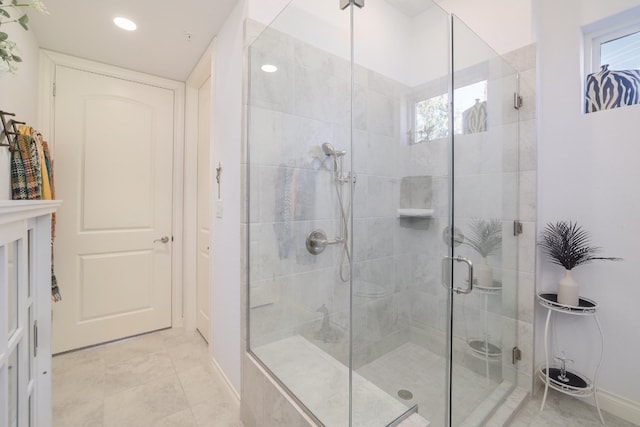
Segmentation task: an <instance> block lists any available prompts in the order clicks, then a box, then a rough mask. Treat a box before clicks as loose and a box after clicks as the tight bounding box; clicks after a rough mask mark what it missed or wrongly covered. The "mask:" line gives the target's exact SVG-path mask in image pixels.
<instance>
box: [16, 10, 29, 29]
mask: <svg viewBox="0 0 640 427" xmlns="http://www.w3.org/2000/svg"><path fill="white" fill-rule="evenodd" d="M28 22H29V17H28V16H27V14H26V13H25V14H24V15H22V16H21V17H20V18H18V24H20V26H21V27H22V28H24V29H25V30H26V31H29V27H27V23H28Z"/></svg>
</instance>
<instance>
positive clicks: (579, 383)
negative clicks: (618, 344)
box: [538, 292, 604, 425]
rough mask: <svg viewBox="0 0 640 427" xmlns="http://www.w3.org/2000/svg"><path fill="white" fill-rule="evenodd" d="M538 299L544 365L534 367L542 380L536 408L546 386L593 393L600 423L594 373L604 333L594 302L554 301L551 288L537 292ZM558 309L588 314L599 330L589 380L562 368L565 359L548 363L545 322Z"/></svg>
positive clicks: (579, 394) (575, 393) (576, 393)
mask: <svg viewBox="0 0 640 427" xmlns="http://www.w3.org/2000/svg"><path fill="white" fill-rule="evenodd" d="M538 303H539V304H540V305H541V306H542V307H544V308H546V309H547V320H546V322H545V324H544V358H545V363H544V365H542V366H540V367H539V368H538V376H539V377H540V379H541V380H542V382H543V383H544V396H543V398H542V405H541V406H540V410H541V411H542V410H544V404H545V402H546V400H547V393H548V392H549V387H551V388H552V389H554V390H557V391H559V392H560V393H564V394H568V395H570V396H577V397H586V396H591V395H593V399H594V400H595V403H596V409H597V410H598V415H599V416H600V422H601V423H602V424H603V425H604V419H603V418H602V412H601V411H600V404H599V403H598V394H597V387H596V382H597V380H598V374H599V373H600V365H601V363H602V356H603V354H604V334H603V332H602V326H601V325H600V321H599V320H598V316H597V314H596V310H597V308H598V303H596V302H595V301H592V300H590V299H587V298H580V299H579V303H578V305H577V306H572V305H564V304H560V303H558V294H557V293H553V292H540V293H538ZM554 312H556V313H562V314H567V315H571V316H591V317H593V319H594V320H595V322H596V325H597V326H598V332H599V333H600V344H601V345H600V357H599V359H598V365H597V367H596V370H595V373H594V375H593V381H592V380H591V379H589V378H588V377H587V376H585V375H583V374H581V373H579V372H577V371H572V370H569V369H566V366H565V360H566V359H560V364H559V365H555V366H552V365H550V363H549V325H550V323H551V317H552V314H553V313H554Z"/></svg>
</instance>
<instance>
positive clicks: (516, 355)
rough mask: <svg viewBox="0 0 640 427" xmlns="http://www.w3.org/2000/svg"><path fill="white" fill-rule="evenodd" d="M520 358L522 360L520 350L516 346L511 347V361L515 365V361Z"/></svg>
mask: <svg viewBox="0 0 640 427" xmlns="http://www.w3.org/2000/svg"><path fill="white" fill-rule="evenodd" d="M520 360H522V350H520V349H519V348H518V347H513V349H512V350H511V363H512V364H513V365H515V364H516V362H518V361H520Z"/></svg>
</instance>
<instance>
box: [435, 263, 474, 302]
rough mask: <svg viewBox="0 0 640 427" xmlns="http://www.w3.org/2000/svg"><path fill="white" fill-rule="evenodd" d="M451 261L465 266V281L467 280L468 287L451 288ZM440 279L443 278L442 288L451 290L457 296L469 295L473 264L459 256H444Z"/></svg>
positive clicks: (471, 284)
mask: <svg viewBox="0 0 640 427" xmlns="http://www.w3.org/2000/svg"><path fill="white" fill-rule="evenodd" d="M452 261H456V262H463V263H465V264H467V280H468V283H469V286H467V287H466V288H454V287H453V278H452V277H451V262H452ZM442 277H443V281H442V286H444V287H445V288H447V289H452V290H453V291H454V292H455V293H457V294H469V293H471V291H472V290H473V263H472V262H471V260H470V259H467V258H464V257H461V256H456V257H450V256H446V257H444V258H443V259H442Z"/></svg>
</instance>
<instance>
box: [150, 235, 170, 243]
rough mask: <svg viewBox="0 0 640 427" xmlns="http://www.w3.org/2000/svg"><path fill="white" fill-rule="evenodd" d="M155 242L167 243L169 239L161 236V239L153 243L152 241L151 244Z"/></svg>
mask: <svg viewBox="0 0 640 427" xmlns="http://www.w3.org/2000/svg"><path fill="white" fill-rule="evenodd" d="M155 242H160V243H169V237H167V236H163V237H161V238H159V239H156V240H154V241H153V243H155Z"/></svg>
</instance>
